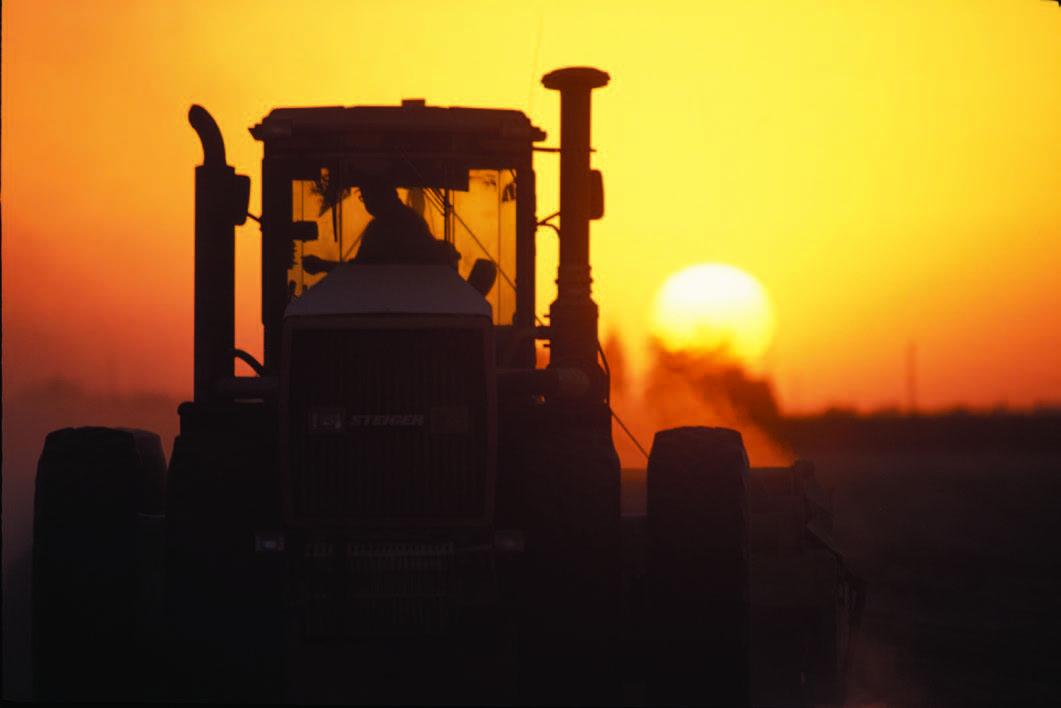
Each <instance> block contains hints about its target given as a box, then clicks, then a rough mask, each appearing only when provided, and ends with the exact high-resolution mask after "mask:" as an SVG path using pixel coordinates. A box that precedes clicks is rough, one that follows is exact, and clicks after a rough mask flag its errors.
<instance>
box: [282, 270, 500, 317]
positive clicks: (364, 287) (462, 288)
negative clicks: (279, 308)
mask: <svg viewBox="0 0 1061 708" xmlns="http://www.w3.org/2000/svg"><path fill="white" fill-rule="evenodd" d="M315 315H465V316H467V315H478V316H481V317H486V318H490V317H491V315H492V311H491V308H490V303H488V302H487V301H486V300H485V299H484V298H483V296H482V295H480V294H479V292H478V291H477V290H476V289H475V288H473V287H472V286H471V285H469V284H468V283H467V282H465V280H464V279H463V278H461V277H460V275H458V274H457V271H455V270H454V269H453V268H451V267H449V266H446V265H405V264H402V265H398V264H395V265H358V264H355V263H345V264H343V265H341V266H338V267H337V268H335V269H334V270H333V271H332V272H331V273H329V274H328V275H327V276H325V278H324V280H322V281H321V282H319V283H318V284H317V285H315V286H314V287H312V288H310V289H309V290H308V291H306V292H305V293H304V294H303V295H302V296H301V297H299V298H297V299H295V300H292V301H291V302H290V303H289V304H288V306H287V309H286V310H285V312H284V317H285V318H287V317H311V316H315Z"/></svg>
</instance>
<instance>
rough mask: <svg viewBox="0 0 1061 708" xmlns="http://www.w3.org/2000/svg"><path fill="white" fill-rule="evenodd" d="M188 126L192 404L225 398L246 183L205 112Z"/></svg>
mask: <svg viewBox="0 0 1061 708" xmlns="http://www.w3.org/2000/svg"><path fill="white" fill-rule="evenodd" d="M188 122H189V123H191V126H192V128H194V129H195V132H196V133H198V135H199V141H200V142H201V143H202V145H203V164H201V165H199V166H198V167H196V168H195V363H194V381H195V401H196V402H205V401H209V400H216V399H219V398H224V396H223V395H221V394H220V393H219V392H218V391H217V389H216V385H217V383H218V382H219V381H220V380H221V379H229V378H231V377H232V370H233V364H234V363H235V358H234V353H235V348H234V340H235V290H236V284H235V277H236V276H235V258H236V254H235V249H236V246H235V238H236V232H235V227H236V226H238V225H240V224H242V223H243V222H244V221H246V220H247V202H248V199H249V196H250V178H249V177H246V176H245V175H238V174H236V170H235V168H233V167H232V166H230V165H228V164H226V162H225V141H224V140H223V139H222V137H221V131H220V130H219V129H218V127H217V122H216V121H214V118H213V116H211V115H210V114H209V113H208V112H207V111H206V109H204V108H203V107H201V106H192V107H191V110H189V111H188Z"/></svg>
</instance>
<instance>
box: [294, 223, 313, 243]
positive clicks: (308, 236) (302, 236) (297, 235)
mask: <svg viewBox="0 0 1061 708" xmlns="http://www.w3.org/2000/svg"><path fill="white" fill-rule="evenodd" d="M291 240H292V241H316V240H317V222H316V221H295V222H293V223H292V224H291Z"/></svg>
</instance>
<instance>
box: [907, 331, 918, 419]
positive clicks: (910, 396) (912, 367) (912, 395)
mask: <svg viewBox="0 0 1061 708" xmlns="http://www.w3.org/2000/svg"><path fill="white" fill-rule="evenodd" d="M906 409H907V413H909V414H910V415H915V414H916V413H917V345H916V344H914V342H913V340H911V341H909V342H907V344H906Z"/></svg>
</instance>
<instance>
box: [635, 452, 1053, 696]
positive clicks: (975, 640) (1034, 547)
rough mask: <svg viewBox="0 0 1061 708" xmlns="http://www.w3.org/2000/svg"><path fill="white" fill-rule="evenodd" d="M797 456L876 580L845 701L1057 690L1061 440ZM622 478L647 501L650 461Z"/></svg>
mask: <svg viewBox="0 0 1061 708" xmlns="http://www.w3.org/2000/svg"><path fill="white" fill-rule="evenodd" d="M801 457H803V458H805V459H810V460H813V461H814V462H815V466H816V470H817V475H816V476H817V478H818V480H819V482H820V483H821V484H822V486H823V487H825V489H826V490H827V491H829V492H831V496H832V500H833V509H834V514H835V527H834V538H835V539H836V541H837V543H838V544H840V545H841V550H842V551H843V552H844V554H845V556H846V557H847V559H848V563H849V565H850V567H851V568H852V570H854V572H855V573H856V574H857V575H859V576H861V577H862V578H863V579H864V580H865V581H866V582H867V586H868V589H867V592H868V597H867V602H866V608H865V614H864V617H863V622H862V629H861V633H860V635H859V637H858V639H857V643H856V645H855V654H854V657H853V660H854V666H853V671H852V675H851V680H850V684H849V688H848V694H849V704H850V705H853V706H860V705H889V706H910V705H913V706H927V705H933V706H935V705H966V704H969V703H984V704H993V705H1007V704H1009V705H1012V704H1014V703H1028V702H1037V703H1041V702H1050V703H1056V702H1058V701H1059V700H1061V647H1059V642H1058V641H1057V638H1058V637H1059V636H1061V553H1059V552H1058V551H1057V550H1055V549H1054V544H1055V542H1056V540H1057V539H1061V453H1050V452H1046V451H1042V452H1038V453H1036V454H1022V453H1019V452H1014V453H1007V452H1003V451H998V450H995V451H989V452H978V453H962V452H961V451H953V452H950V451H935V452H931V451H928V452H919V453H912V452H902V451H897V452H893V453H891V454H885V453H883V452H880V451H865V452H861V453H855V452H836V451H828V452H818V453H817V454H815V452H814V450H812V449H809V448H808V449H805V450H804V451H803V453H802V455H801ZM623 491H624V499H623V504H624V507H625V509H626V510H627V511H641V510H642V509H643V508H644V472H643V471H642V470H629V471H626V472H625V473H624V490H623Z"/></svg>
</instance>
